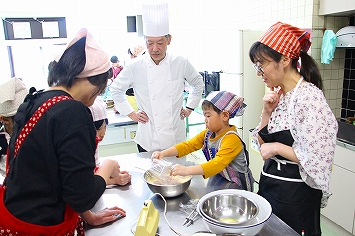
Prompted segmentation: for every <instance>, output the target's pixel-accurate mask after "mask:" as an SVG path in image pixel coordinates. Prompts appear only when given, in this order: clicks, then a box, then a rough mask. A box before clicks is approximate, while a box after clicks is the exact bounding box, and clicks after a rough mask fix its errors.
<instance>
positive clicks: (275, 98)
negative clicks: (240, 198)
mask: <svg viewBox="0 0 355 236" xmlns="http://www.w3.org/2000/svg"><path fill="white" fill-rule="evenodd" d="M310 46H311V42H310V34H309V33H308V32H307V31H305V30H303V29H300V28H297V27H294V26H292V25H289V24H285V23H282V22H277V23H276V24H274V25H272V26H271V27H270V28H269V29H268V30H267V31H266V32H265V33H264V35H262V36H261V38H260V39H259V41H257V42H255V43H254V44H253V45H252V46H251V48H250V51H249V56H250V59H251V61H252V62H253V63H255V65H254V68H255V70H256V71H257V74H258V75H259V76H261V77H262V79H263V81H264V82H265V84H266V86H267V87H268V88H269V89H270V91H268V92H266V94H265V96H264V98H263V101H262V102H263V105H264V108H263V110H262V114H261V121H260V123H259V125H258V126H257V127H256V128H255V129H254V131H253V132H252V138H253V141H254V142H256V143H257V144H258V145H259V147H260V153H261V156H262V158H263V160H264V161H265V162H264V166H263V169H262V172H261V176H260V183H259V191H258V194H260V195H261V196H263V197H264V198H265V199H267V200H268V201H269V202H270V204H271V206H272V211H273V213H274V214H275V215H277V216H278V217H279V218H281V220H283V221H284V222H286V223H287V224H288V225H289V226H290V227H292V228H293V229H294V230H295V231H296V232H298V233H299V234H302V235H303V234H304V235H306V236H307V235H312V236H314V235H321V228H320V208H321V207H324V206H325V205H326V201H327V198H328V197H329V192H328V190H329V181H330V175H331V171H332V165H333V158H334V150H335V146H336V136H337V131H338V123H337V121H336V118H335V116H334V114H333V113H332V110H331V109H330V107H329V105H328V103H327V100H326V99H325V97H324V94H323V92H322V78H321V75H320V73H319V70H318V67H317V64H316V63H315V61H314V60H313V58H312V57H311V56H309V55H308V54H307V51H308V49H309V47H310ZM299 59H301V61H300V62H299ZM299 65H300V67H299Z"/></svg>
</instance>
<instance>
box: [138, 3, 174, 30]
mask: <svg viewBox="0 0 355 236" xmlns="http://www.w3.org/2000/svg"><path fill="white" fill-rule="evenodd" d="M142 21H143V34H144V36H151V37H159V36H164V35H167V34H169V14H168V3H160V4H143V9H142Z"/></svg>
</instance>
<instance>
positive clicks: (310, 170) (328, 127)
mask: <svg viewBox="0 0 355 236" xmlns="http://www.w3.org/2000/svg"><path fill="white" fill-rule="evenodd" d="M293 93H294V89H293V90H291V91H289V92H288V93H286V94H285V95H281V97H280V102H279V104H278V105H277V107H276V108H275V110H274V111H273V112H272V114H271V117H270V120H269V123H268V131H269V133H274V132H277V131H282V130H288V129H289V130H290V131H291V134H292V136H293V139H294V143H293V145H292V147H293V150H294V152H295V153H296V156H297V158H298V160H299V162H300V165H299V169H300V175H301V177H302V179H303V181H305V182H306V183H307V184H308V185H309V186H310V187H312V188H315V189H320V190H324V191H326V190H328V189H329V181H330V175H331V171H332V165H333V158H334V150H335V146H336V136H337V132H338V123H337V120H336V118H335V116H334V114H333V112H332V111H331V109H330V107H329V105H328V103H327V101H326V98H325V97H324V94H323V92H322V91H321V90H320V89H318V88H317V87H316V86H315V85H313V84H312V83H309V82H303V83H301V84H300V86H299V88H298V90H297V91H296V94H295V96H294V101H293V102H292V107H291V108H290V114H288V109H289V106H290V104H291V102H290V101H291V97H292V94H293ZM260 128H262V127H260V124H259V125H258V126H257V127H256V129H254V131H253V132H252V138H253V141H254V142H256V143H257V144H258V146H259V143H258V139H257V134H258V131H259V130H260Z"/></svg>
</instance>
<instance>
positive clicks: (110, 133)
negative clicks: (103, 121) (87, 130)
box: [99, 124, 137, 146]
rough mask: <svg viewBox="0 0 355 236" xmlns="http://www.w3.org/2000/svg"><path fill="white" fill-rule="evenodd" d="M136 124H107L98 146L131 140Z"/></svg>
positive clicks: (134, 135) (135, 130)
mask: <svg viewBox="0 0 355 236" xmlns="http://www.w3.org/2000/svg"><path fill="white" fill-rule="evenodd" d="M136 132H137V125H136V124H134V125H124V126H107V129H106V135H105V137H104V139H103V140H102V141H101V142H100V143H99V145H100V146H103V145H110V144H117V143H126V142H133V141H134V138H135V137H136Z"/></svg>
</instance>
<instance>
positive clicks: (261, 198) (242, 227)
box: [196, 189, 272, 229]
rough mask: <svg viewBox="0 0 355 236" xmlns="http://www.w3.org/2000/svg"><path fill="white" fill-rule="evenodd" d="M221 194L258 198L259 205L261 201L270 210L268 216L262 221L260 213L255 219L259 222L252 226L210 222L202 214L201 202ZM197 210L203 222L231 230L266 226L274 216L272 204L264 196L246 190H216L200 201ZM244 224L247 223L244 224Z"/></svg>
mask: <svg viewBox="0 0 355 236" xmlns="http://www.w3.org/2000/svg"><path fill="white" fill-rule="evenodd" d="M221 193H233V194H235V193H240V194H242V195H243V194H245V196H249V197H251V196H254V197H256V198H257V199H258V200H257V203H258V204H259V201H260V204H263V206H264V207H265V208H267V209H268V213H267V216H266V217H264V219H260V218H258V216H259V213H260V212H258V214H257V215H256V217H255V218H257V220H258V222H256V223H254V224H250V225H243V224H241V225H234V226H233V225H224V224H220V223H216V222H213V221H210V220H209V219H207V218H205V217H204V216H203V215H202V214H201V212H200V204H201V202H203V201H204V200H203V199H207V198H208V197H210V196H213V195H216V194H221ZM243 196H244V195H243ZM196 210H197V212H198V213H199V215H200V216H201V218H202V220H204V221H206V222H207V223H209V224H212V225H215V226H218V227H222V228H229V229H233V228H238V229H244V228H251V227H255V226H258V225H260V224H264V223H265V222H266V221H267V220H269V219H270V217H271V215H272V207H271V204H270V203H269V202H268V201H267V200H266V199H265V198H263V197H262V196H260V195H259V194H257V193H254V192H250V191H246V190H241V189H222V190H216V191H213V192H210V193H208V194H206V195H204V196H203V197H202V198H200V200H199V201H198V203H197V205H196ZM255 218H254V219H255ZM248 222H249V221H248ZM244 223H246V222H244Z"/></svg>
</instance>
